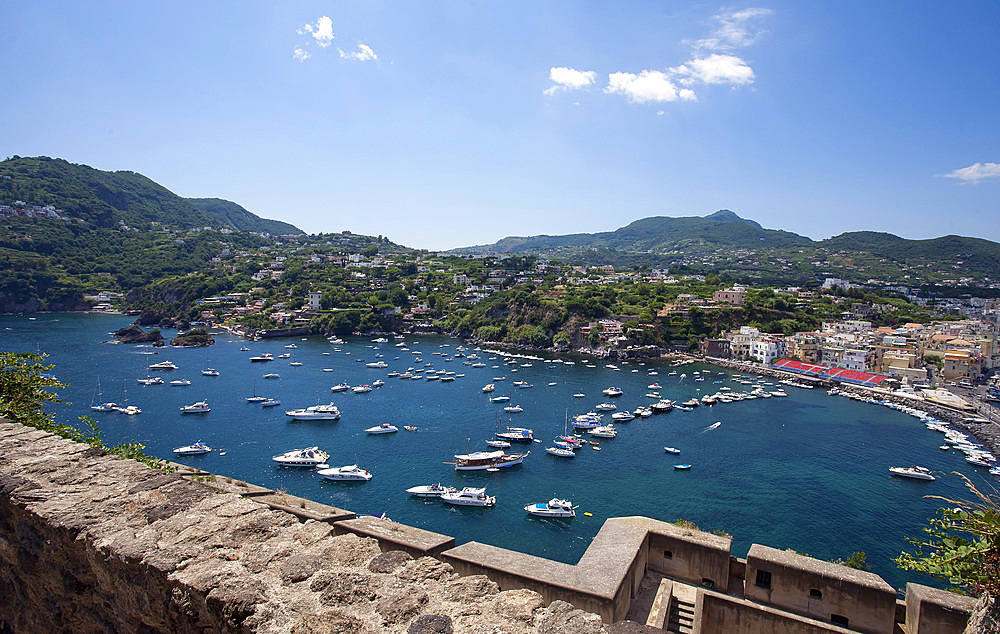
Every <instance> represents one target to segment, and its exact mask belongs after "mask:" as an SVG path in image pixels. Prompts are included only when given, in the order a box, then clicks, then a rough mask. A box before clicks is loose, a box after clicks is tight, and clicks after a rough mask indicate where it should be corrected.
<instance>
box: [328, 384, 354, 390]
mask: <svg viewBox="0 0 1000 634" xmlns="http://www.w3.org/2000/svg"><path fill="white" fill-rule="evenodd" d="M349 389H351V386H350V385H348V384H347V383H338V384H336V385H331V386H330V391H331V392H346V391H347V390H349Z"/></svg>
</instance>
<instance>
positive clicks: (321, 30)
mask: <svg viewBox="0 0 1000 634" xmlns="http://www.w3.org/2000/svg"><path fill="white" fill-rule="evenodd" d="M298 32H299V34H300V35H304V34H306V33H308V34H310V35H312V37H313V39H314V40H316V43H317V44H319V45H320V46H322V47H323V48H326V47H327V46H330V44H332V43H333V20H331V19H330V18H329V17H327V16H325V15H323V16H320V18H319V19H318V20H316V24H307V25H305V26H304V27H302V28H301V29H299V31H298Z"/></svg>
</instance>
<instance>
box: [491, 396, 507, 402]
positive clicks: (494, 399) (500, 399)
mask: <svg viewBox="0 0 1000 634" xmlns="http://www.w3.org/2000/svg"><path fill="white" fill-rule="evenodd" d="M509 402H510V397H509V396H493V397H491V398H490V403H509Z"/></svg>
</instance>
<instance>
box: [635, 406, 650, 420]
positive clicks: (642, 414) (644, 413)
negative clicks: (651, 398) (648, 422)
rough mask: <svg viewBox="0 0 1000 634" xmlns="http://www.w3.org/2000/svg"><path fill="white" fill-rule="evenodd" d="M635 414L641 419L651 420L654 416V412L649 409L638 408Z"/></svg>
mask: <svg viewBox="0 0 1000 634" xmlns="http://www.w3.org/2000/svg"><path fill="white" fill-rule="evenodd" d="M633 413H634V414H635V415H636V416H638V417H639V418H649V417H650V416H652V415H653V410H652V409H651V408H649V407H637V408H635V411H634V412H633Z"/></svg>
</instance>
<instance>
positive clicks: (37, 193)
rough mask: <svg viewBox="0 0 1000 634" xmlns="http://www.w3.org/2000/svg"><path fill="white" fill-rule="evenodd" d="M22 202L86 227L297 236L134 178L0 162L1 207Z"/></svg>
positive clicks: (234, 209) (27, 160)
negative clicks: (154, 226)
mask: <svg viewBox="0 0 1000 634" xmlns="http://www.w3.org/2000/svg"><path fill="white" fill-rule="evenodd" d="M15 201H23V202H25V203H27V204H28V205H43V206H44V205H51V206H53V207H55V208H57V209H60V210H62V211H64V212H65V214H64V215H66V216H69V217H72V218H79V219H81V220H83V221H84V223H86V224H87V225H88V226H89V227H91V228H95V227H101V228H117V227H119V226H121V225H122V224H125V225H127V226H129V227H135V228H140V229H147V228H149V227H150V226H152V225H151V223H158V224H160V225H162V226H165V227H171V228H177V229H188V228H191V227H199V226H201V227H206V226H207V227H214V228H217V229H221V228H227V229H233V230H237V231H268V232H278V233H302V231H300V230H299V229H297V228H295V227H293V226H292V225H289V224H287V223H283V222H278V221H275V220H265V219H262V218H259V217H257V216H255V215H253V214H252V213H250V212H248V211H247V210H245V209H243V208H242V207H240V206H239V205H237V204H235V203H230V202H228V201H224V200H219V199H191V200H189V199H186V198H181V197H180V196H178V195H177V194H175V193H173V192H171V191H170V190H168V189H167V188H165V187H163V186H162V185H159V184H158V183H156V182H154V181H152V180H150V179H149V178H147V177H145V176H143V175H142V174H138V173H136V172H129V171H118V172H105V171H102V170H97V169H94V168H92V167H88V166H87V165H77V164H75V163H70V162H69V161H65V160H63V159H53V158H49V157H46V156H39V157H19V156H15V157H13V158H10V159H7V160H5V161H2V162H0V204H7V205H10V204H12V203H14V202H15Z"/></svg>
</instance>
